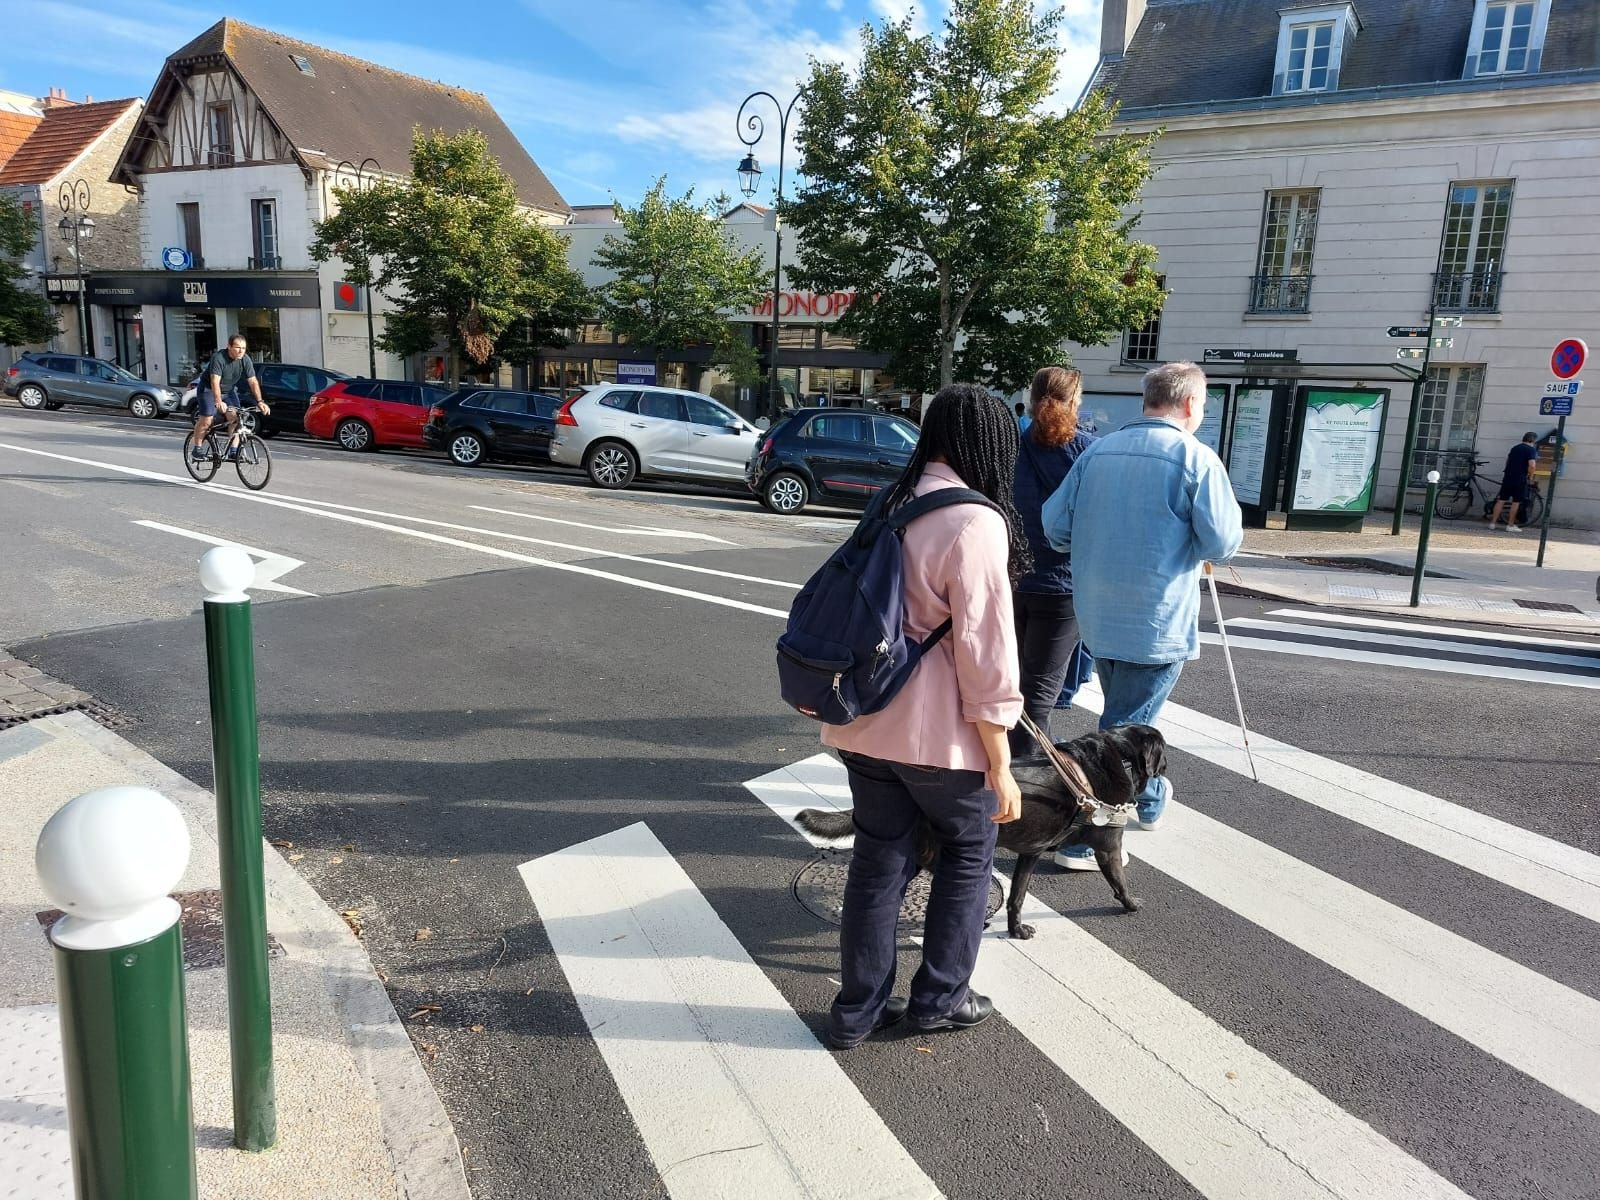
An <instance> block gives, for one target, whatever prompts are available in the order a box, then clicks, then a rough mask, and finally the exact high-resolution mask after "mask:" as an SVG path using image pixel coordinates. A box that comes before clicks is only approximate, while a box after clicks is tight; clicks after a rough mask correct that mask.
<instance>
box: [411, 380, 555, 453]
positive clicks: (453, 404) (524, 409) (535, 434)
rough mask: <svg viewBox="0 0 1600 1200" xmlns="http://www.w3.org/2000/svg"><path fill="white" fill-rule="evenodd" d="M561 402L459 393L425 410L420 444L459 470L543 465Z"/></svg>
mask: <svg viewBox="0 0 1600 1200" xmlns="http://www.w3.org/2000/svg"><path fill="white" fill-rule="evenodd" d="M560 408H561V398H560V397H559V396H552V395H550V394H548V393H545V392H519V391H511V390H509V389H506V388H486V387H464V388H461V389H460V390H459V391H455V392H451V393H450V395H448V396H446V397H445V398H444V399H443V400H441V401H440V402H439V403H438V404H435V405H434V406H433V407H432V408H431V409H429V410H428V423H427V424H426V425H424V426H423V427H422V440H423V441H424V442H426V443H427V444H428V445H429V446H431V447H432V448H433V449H435V450H443V451H444V452H445V453H446V454H448V455H449V456H450V461H451V462H453V463H455V464H456V465H457V466H460V467H476V466H478V465H479V464H481V463H482V462H483V461H484V460H485V459H490V458H494V459H502V460H504V461H507V462H549V461H550V436H551V434H552V433H553V432H554V430H555V427H556V413H557V412H558V411H559V410H560Z"/></svg>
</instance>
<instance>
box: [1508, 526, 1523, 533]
mask: <svg viewBox="0 0 1600 1200" xmlns="http://www.w3.org/2000/svg"><path fill="white" fill-rule="evenodd" d="M1506 532H1507V533H1521V532H1522V526H1521V525H1507V526H1506Z"/></svg>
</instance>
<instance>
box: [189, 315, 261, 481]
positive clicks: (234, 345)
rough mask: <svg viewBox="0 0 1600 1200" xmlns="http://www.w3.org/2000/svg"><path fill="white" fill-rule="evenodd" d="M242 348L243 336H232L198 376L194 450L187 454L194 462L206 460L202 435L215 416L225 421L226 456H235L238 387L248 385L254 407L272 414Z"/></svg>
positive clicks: (237, 434)
mask: <svg viewBox="0 0 1600 1200" xmlns="http://www.w3.org/2000/svg"><path fill="white" fill-rule="evenodd" d="M245 349H246V342H245V338H244V335H243V334H242V333H236V334H234V335H233V336H232V337H231V338H229V339H228V345H227V348H226V349H223V350H218V351H217V352H216V353H215V354H213V355H212V356H211V361H210V362H208V363H207V364H206V369H205V370H204V371H202V372H201V373H200V387H199V389H198V390H197V391H196V393H195V413H196V416H195V422H194V450H193V451H191V454H192V455H193V457H194V459H195V461H196V462H199V461H202V460H203V459H204V458H205V457H206V434H208V433H209V432H210V431H211V423H212V422H213V421H214V420H216V418H217V417H222V418H224V419H225V420H226V421H227V422H228V457H229V458H230V459H231V458H235V457H237V455H238V453H239V412H238V410H239V408H240V400H239V392H240V385H241V384H245V383H248V384H249V386H250V393H251V394H252V395H253V396H254V397H255V401H256V402H255V405H254V407H255V408H257V409H259V410H260V411H261V412H262V413H270V412H271V411H272V409H271V408H270V407H269V406H268V405H267V402H266V401H265V400H263V399H262V398H261V385H260V384H259V383H257V382H256V368H255V364H254V363H252V362H251V361H250V356H249V355H248V354H246V353H245ZM224 396H226V397H227V400H231V401H232V402H233V403H232V404H231V405H230V404H229V403H228V402H227V401H225V400H224V399H223V397H224Z"/></svg>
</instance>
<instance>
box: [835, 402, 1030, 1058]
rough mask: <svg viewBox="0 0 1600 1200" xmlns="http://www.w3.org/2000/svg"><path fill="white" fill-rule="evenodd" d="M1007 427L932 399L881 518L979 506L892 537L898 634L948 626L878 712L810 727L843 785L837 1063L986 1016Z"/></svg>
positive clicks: (1000, 414) (1011, 527)
mask: <svg viewBox="0 0 1600 1200" xmlns="http://www.w3.org/2000/svg"><path fill="white" fill-rule="evenodd" d="M1016 462H1017V423H1016V420H1015V419H1014V418H1013V417H1012V415H1011V410H1010V409H1009V408H1007V407H1006V405H1005V403H1004V402H1003V401H1001V400H1000V399H998V398H997V397H995V396H993V395H992V394H990V393H989V392H988V391H986V390H985V389H983V388H981V387H978V386H976V385H974V384H963V383H958V384H953V385H951V386H950V387H946V388H942V389H941V390H940V391H939V393H938V395H936V396H935V397H934V398H933V401H932V403H931V404H930V405H929V406H928V409H927V412H926V413H925V414H924V416H923V421H922V437H921V440H920V441H919V442H918V443H917V450H916V453H915V454H914V455H913V456H912V459H911V462H910V463H909V464H907V466H906V469H905V472H904V474H902V475H901V476H900V478H899V480H898V481H896V482H895V483H894V484H893V485H892V487H891V488H890V491H889V494H888V495H887V496H886V497H885V503H886V505H887V506H888V507H890V508H892V507H894V506H896V505H898V504H900V503H902V502H903V501H906V500H909V499H910V498H911V497H913V496H921V495H925V494H927V493H928V492H931V491H935V490H938V489H940V488H949V487H966V488H971V489H972V490H973V491H976V492H979V493H981V494H982V495H983V496H984V497H985V498H986V499H988V500H989V501H990V502H991V503H993V505H994V507H993V508H990V507H988V506H987V505H982V504H952V505H949V506H948V507H945V508H941V509H936V510H934V511H932V512H929V513H926V514H924V515H923V516H921V517H918V518H917V519H916V520H914V521H912V522H911V523H910V524H909V525H907V526H906V528H905V535H904V539H903V541H902V548H901V553H902V555H903V565H904V586H905V632H906V636H907V637H910V638H916V639H918V640H921V639H924V638H926V637H927V636H928V635H929V634H930V633H932V632H933V630H935V629H936V628H938V627H939V626H940V625H941V624H943V623H944V622H945V621H946V620H948V621H949V622H950V632H949V634H948V635H946V636H945V637H943V638H941V639H940V640H939V641H938V642H937V643H935V645H934V646H933V647H932V649H930V650H929V651H928V653H927V654H926V655H924V656H923V658H922V660H921V661H920V663H919V664H918V665H917V669H916V670H915V671H913V672H912V673H911V676H910V677H909V679H908V680H907V682H906V684H905V685H904V686H903V687H902V688H901V689H900V690H899V691H898V692H896V693H895V696H894V699H892V700H891V701H890V702H889V703H888V704H887V705H885V706H884V707H883V708H882V709H880V710H879V711H877V712H875V713H871V714H868V715H866V716H862V717H859V718H857V719H856V720H855V721H853V722H852V723H851V724H849V725H824V726H823V730H822V740H823V742H824V743H825V744H827V745H829V746H833V747H835V748H836V749H837V750H838V751H839V752H840V753H839V756H840V758H842V759H843V760H844V765H845V768H846V770H847V771H848V773H849V778H850V793H851V796H852V797H853V798H854V801H855V812H854V818H855V829H856V834H855V852H854V854H853V855H852V857H851V860H850V875H849V879H848V881H847V882H846V884H845V894H844V909H843V913H842V915H841V925H842V928H841V930H840V933H839V950H840V956H841V959H842V966H841V972H840V988H839V994H838V996H837V997H836V998H835V1000H834V1002H833V1008H832V1011H831V1013H830V1014H829V1021H828V1044H829V1045H830V1046H832V1047H833V1048H834V1049H836V1050H847V1049H849V1048H850V1047H852V1046H854V1045H857V1044H858V1043H860V1042H862V1041H864V1040H866V1039H867V1038H868V1037H870V1036H871V1035H872V1034H873V1033H875V1032H876V1031H877V1030H879V1029H884V1028H886V1027H888V1026H890V1025H893V1024H895V1023H897V1022H898V1021H900V1020H901V1019H903V1018H905V1017H907V1016H908V1015H909V1017H910V1019H911V1021H912V1023H913V1024H914V1025H916V1026H917V1027H918V1028H919V1029H921V1030H923V1031H931V1030H936V1029H965V1028H968V1027H970V1026H973V1025H976V1024H978V1023H979V1022H980V1021H983V1020H984V1019H986V1018H987V1017H988V1016H989V1014H990V1013H992V1012H993V1011H994V1006H993V1005H992V1004H991V1003H990V1002H989V1000H988V998H987V997H985V996H980V995H979V994H978V993H977V992H974V991H972V990H971V988H970V987H969V986H968V985H969V982H970V980H971V978H972V969H973V966H974V965H975V964H976V962H977V959H978V944H979V940H980V939H981V937H982V934H983V922H984V917H985V910H986V908H987V905H988V899H989V879H990V874H991V871H992V869H993V864H994V846H995V836H996V833H997V830H996V828H995V826H996V825H997V824H1000V823H1003V822H1006V821H1014V820H1016V819H1017V817H1018V816H1019V815H1020V814H1021V812H1022V795H1021V793H1020V792H1019V791H1018V790H1017V784H1016V780H1014V779H1013V778H1012V777H1011V750H1010V745H1009V743H1008V741H1007V732H1008V731H1009V730H1010V728H1011V727H1012V726H1013V725H1015V724H1016V723H1017V720H1018V718H1019V717H1020V716H1021V713H1022V693H1021V691H1020V690H1019V688H1018V682H1017V643H1016V632H1015V629H1014V627H1013V619H1012V608H1011V591H1012V587H1013V585H1014V584H1015V582H1016V580H1017V579H1018V578H1020V577H1021V576H1022V575H1023V574H1025V573H1026V572H1027V571H1028V570H1029V568H1030V566H1031V562H1032V559H1031V557H1030V555H1029V551H1028V543H1027V540H1026V538H1025V537H1024V535H1023V531H1022V523H1021V521H1020V520H1019V519H1018V517H1017V512H1016V509H1015V507H1014V506H1013V502H1012V478H1013V473H1014V471H1015V469H1016ZM919 818H920V819H925V820H926V821H927V824H928V827H929V828H930V829H931V831H932V832H933V835H934V836H935V837H936V838H937V839H938V841H939V847H940V850H939V858H938V863H937V865H936V867H935V869H934V872H933V881H932V885H931V892H930V895H929V898H928V907H927V916H926V918H925V921H924V939H923V945H922V966H921V968H920V969H919V970H918V971H917V973H916V976H915V977H914V978H913V979H912V981H911V989H910V992H911V994H910V999H909V1001H908V1000H903V999H899V998H896V997H893V995H892V993H893V991H894V982H895V955H896V938H895V923H896V921H897V920H898V918H899V915H900V906H901V904H902V902H903V901H904V899H905V893H906V887H907V885H908V884H909V883H910V882H911V880H912V879H913V878H914V877H915V876H916V874H917V870H918V868H917V846H916V831H917V829H918V825H919Z"/></svg>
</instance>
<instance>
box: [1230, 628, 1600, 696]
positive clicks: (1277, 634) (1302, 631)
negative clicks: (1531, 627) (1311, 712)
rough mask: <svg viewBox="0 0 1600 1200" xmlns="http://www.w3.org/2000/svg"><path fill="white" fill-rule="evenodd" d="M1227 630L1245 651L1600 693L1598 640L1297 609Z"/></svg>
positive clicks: (1599, 647) (1232, 639)
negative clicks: (1504, 680)
mask: <svg viewBox="0 0 1600 1200" xmlns="http://www.w3.org/2000/svg"><path fill="white" fill-rule="evenodd" d="M1272 618H1278V619H1272ZM1227 629H1228V640H1229V643H1230V644H1231V645H1232V646H1233V647H1234V648H1235V649H1239V650H1262V651H1266V652H1267V653H1269V654H1295V655H1300V656H1303V657H1309V658H1328V659H1337V660H1339V661H1341V662H1364V663H1373V664H1376V665H1380V666H1391V667H1409V668H1412V669H1414V670H1420V671H1440V672H1445V673H1448V674H1458V675H1473V676H1479V677H1484V676H1487V677H1490V678H1497V679H1513V680H1520V681H1523V682H1530V683H1548V684H1556V685H1558V686H1562V687H1577V688H1591V689H1597V688H1600V643H1596V642H1585V641H1579V640H1577V639H1571V640H1568V639H1560V638H1548V637H1533V636H1529V635H1525V634H1514V633H1500V632H1488V631H1485V630H1483V629H1473V628H1467V627H1464V626H1455V625H1440V624H1432V623H1424V622H1420V621H1404V620H1390V619H1387V618H1381V617H1360V616H1352V615H1347V614H1344V613H1337V612H1326V611H1322V610H1315V609H1293V608H1284V609H1275V610H1273V611H1271V612H1269V613H1267V614H1266V615H1265V616H1263V617H1234V618H1231V619H1229V620H1228V621H1227ZM1200 640H1201V641H1202V642H1203V643H1205V644H1206V645H1213V646H1214V645H1218V644H1220V643H1221V641H1222V638H1221V636H1220V635H1219V634H1218V633H1217V632H1215V631H1214V630H1202V631H1201V634H1200Z"/></svg>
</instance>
